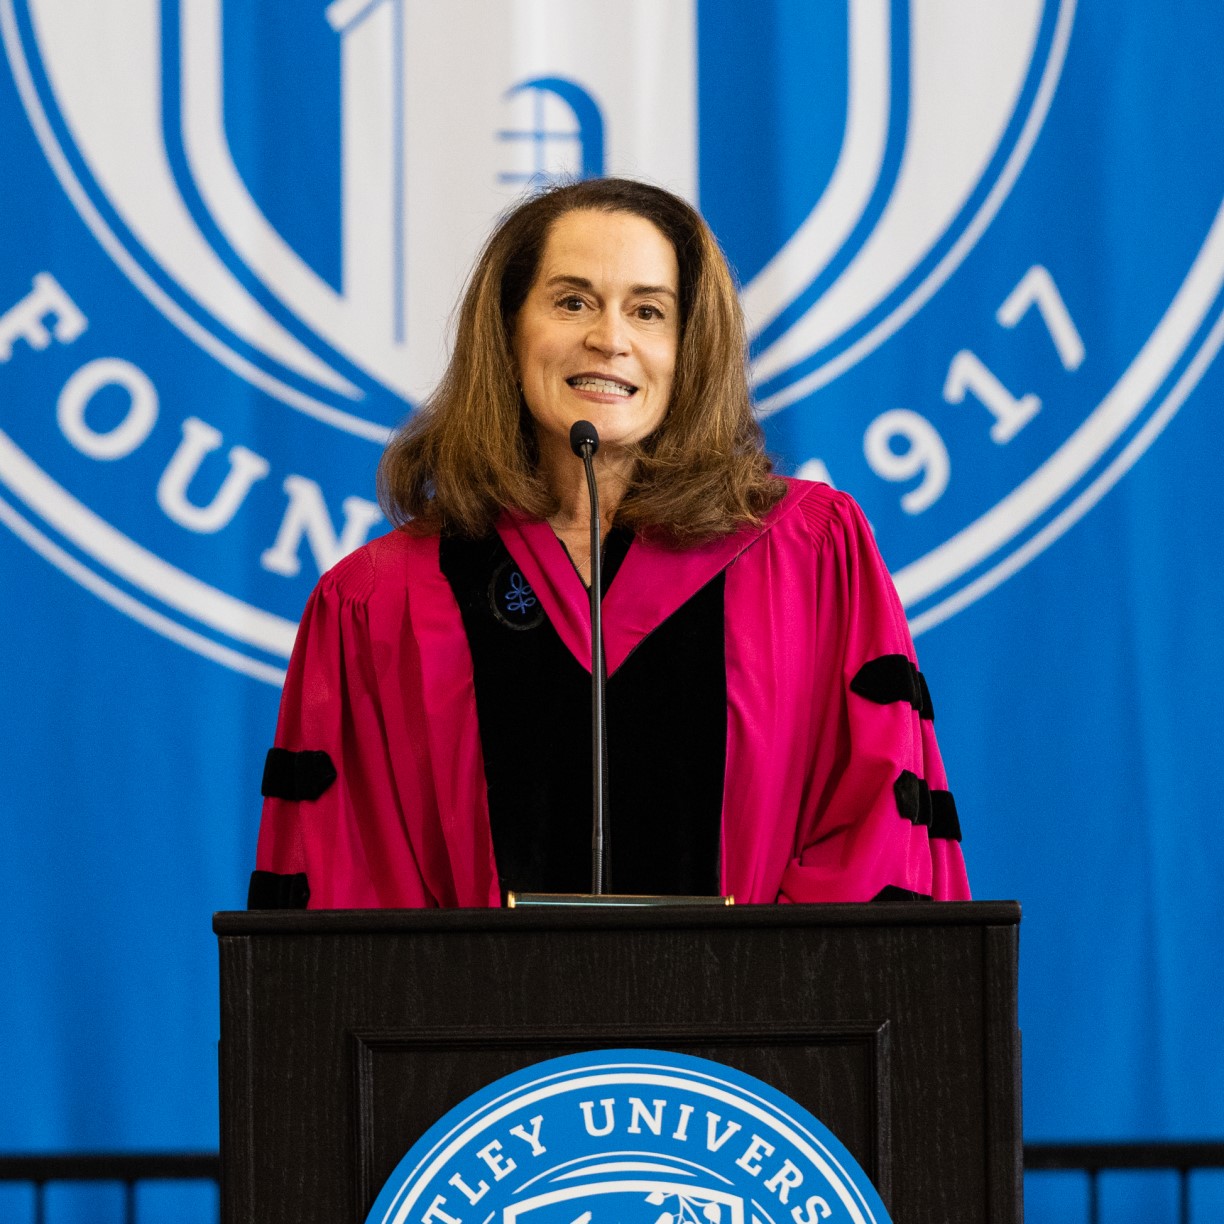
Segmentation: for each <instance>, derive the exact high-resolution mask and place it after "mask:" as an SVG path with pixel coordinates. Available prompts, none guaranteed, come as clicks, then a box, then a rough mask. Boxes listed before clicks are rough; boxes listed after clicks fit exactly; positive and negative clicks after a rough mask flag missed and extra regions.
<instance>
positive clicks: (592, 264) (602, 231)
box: [536, 209, 680, 291]
mask: <svg viewBox="0 0 1224 1224" xmlns="http://www.w3.org/2000/svg"><path fill="white" fill-rule="evenodd" d="M556 276H574V277H580V278H582V279H584V280H589V281H592V282H596V281H603V282H607V283H609V284H623V285H655V286H666V287H667V288H670V289H672V290H673V291H675V290H676V289H677V287H678V283H679V279H680V267H679V264H678V262H677V260H676V252H675V249H674V248H673V247H672V244H671V241H670V240H669V239H668V237H667V236H666V235H665V234H664V233H663V231H662V230H661V229H659V227H658V226H657V225H655V224H654V222H653V221H647V220H646V218H645V217H639V216H638V215H637V214H636V213H621V212H616V213H605V212H595V211H592V210H588V209H582V210H578V211H574V212H568V213H566V214H565V215H564V216H561V217H559V218H558V219H557V220H556V221H555V222H554V223H553V226H552V228H551V229H550V230H549V231H548V238H547V240H546V242H545V244H544V251H543V254H542V255H541V257H540V267H539V270H538V272H537V276H536V281H537V283H540V282H544V281H547V280H549V279H551V278H552V277H556Z"/></svg>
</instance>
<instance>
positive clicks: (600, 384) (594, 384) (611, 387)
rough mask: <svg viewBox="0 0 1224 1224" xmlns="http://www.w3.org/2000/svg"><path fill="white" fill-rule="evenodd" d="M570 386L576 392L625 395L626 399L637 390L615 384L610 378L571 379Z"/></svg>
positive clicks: (622, 384) (621, 384)
mask: <svg viewBox="0 0 1224 1224" xmlns="http://www.w3.org/2000/svg"><path fill="white" fill-rule="evenodd" d="M569 385H570V386H571V387H573V388H574V390H575V391H595V392H598V393H599V394H600V395H623V396H625V397H626V399H627V398H628V397H629V396H631V395H632V394H633V392H634V391H635V390H636V388H634V387H627V386H625V384H624V383H619V382H613V381H612V380H611V379H610V378H571V379H570V380H569Z"/></svg>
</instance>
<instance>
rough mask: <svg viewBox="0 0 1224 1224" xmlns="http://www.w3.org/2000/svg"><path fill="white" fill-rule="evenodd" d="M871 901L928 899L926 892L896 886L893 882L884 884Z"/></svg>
mask: <svg viewBox="0 0 1224 1224" xmlns="http://www.w3.org/2000/svg"><path fill="white" fill-rule="evenodd" d="M871 899H872V901H929V900H930V899H931V898H930V896H929V895H928V894H927V893H920V892H912V891H911V890H910V889H908V888H898V887H897V886H896V885H895V884H885V885H884V887H883V888H881V889H880V891H879V892H878V893H876V895H875V896H874V897H872V898H871Z"/></svg>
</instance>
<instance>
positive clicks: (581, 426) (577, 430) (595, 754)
mask: <svg viewBox="0 0 1224 1224" xmlns="http://www.w3.org/2000/svg"><path fill="white" fill-rule="evenodd" d="M570 449H571V450H573V452H574V454H575V455H577V456H578V457H579V458H580V459H581V460H582V462H583V465H584V466H585V468H586V479H587V493H588V494H589V495H590V499H591V590H590V595H591V892H592V893H594V894H595V896H601V895H602V894H603V892H604V890H605V880H604V856H605V850H604V846H605V841H606V836H605V831H606V812H605V807H606V799H607V786H608V781H607V770H608V765H607V761H608V743H607V732H606V730H605V719H604V709H605V698H604V685H605V682H606V680H607V670H606V665H605V663H604V648H603V602H602V598H601V596H602V592H603V558H602V557H601V556H600V547H599V544H600V539H599V535H600V522H599V488H598V486H597V485H596V483H595V463H594V457H595V452H596V451H597V450H599V433H598V431H597V430H596V428H595V426H594V425H592V424H591V422H590V421H575V422H574V424H573V425H572V426H571V427H570Z"/></svg>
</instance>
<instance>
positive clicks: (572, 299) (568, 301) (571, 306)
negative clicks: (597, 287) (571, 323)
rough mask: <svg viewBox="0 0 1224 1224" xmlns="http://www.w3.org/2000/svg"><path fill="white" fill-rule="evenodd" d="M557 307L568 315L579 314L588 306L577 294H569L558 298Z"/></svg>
mask: <svg viewBox="0 0 1224 1224" xmlns="http://www.w3.org/2000/svg"><path fill="white" fill-rule="evenodd" d="M557 306H558V307H559V308H560V309H561V310H563V311H564V312H565V313H566V314H577V313H578V312H579V311H580V310H582V309H583V307H585V306H586V302H585V301H583V299H582V298H581V297H579V295H578V294H576V293H567V294H565V295H564V296H563V297H559V298H557Z"/></svg>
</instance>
